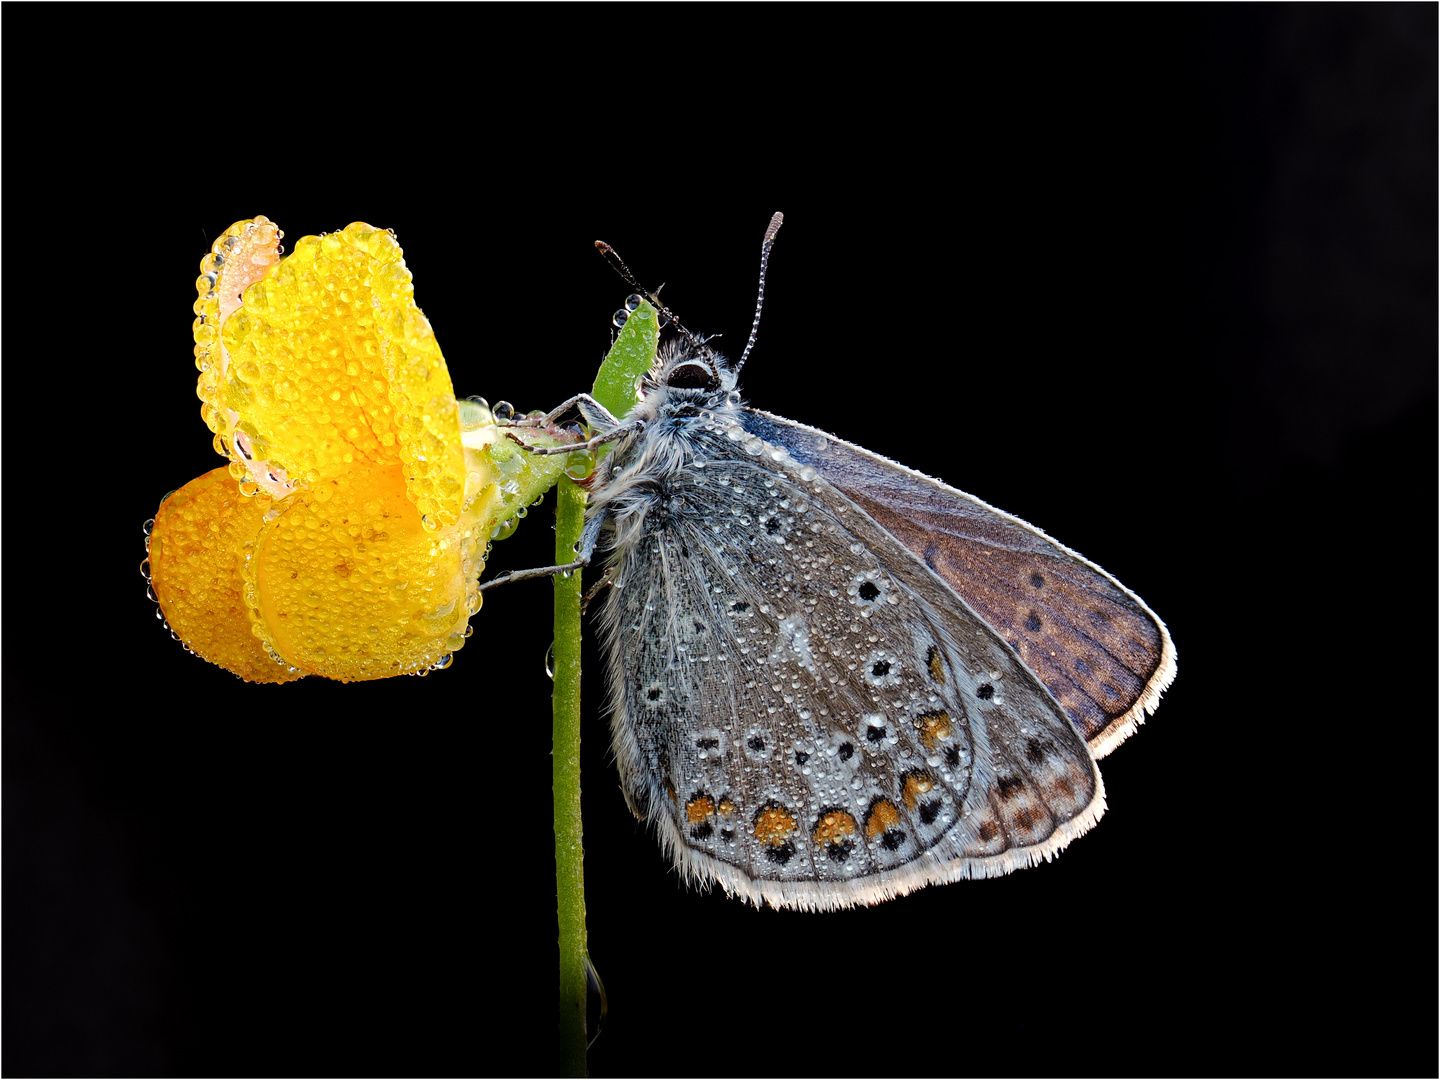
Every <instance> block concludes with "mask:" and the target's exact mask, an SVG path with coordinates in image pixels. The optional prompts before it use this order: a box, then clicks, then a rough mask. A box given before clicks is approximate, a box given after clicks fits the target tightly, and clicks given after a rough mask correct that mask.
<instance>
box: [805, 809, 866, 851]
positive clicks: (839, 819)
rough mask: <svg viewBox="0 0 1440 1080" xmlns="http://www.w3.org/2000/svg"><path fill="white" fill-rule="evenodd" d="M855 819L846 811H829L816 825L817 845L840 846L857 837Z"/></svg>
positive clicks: (821, 816) (822, 815)
mask: <svg viewBox="0 0 1440 1080" xmlns="http://www.w3.org/2000/svg"><path fill="white" fill-rule="evenodd" d="M856 828H857V826H856V824H855V819H854V818H853V817H851V816H850V815H849V814H847V813H846V812H845V811H844V810H827V811H825V813H823V814H821V815H820V820H819V821H818V822H816V823H815V833H814V836H815V843H817V844H839V843H842V842H844V841H845V840H846V839H848V838H849V837H851V836H853V835H855V830H856Z"/></svg>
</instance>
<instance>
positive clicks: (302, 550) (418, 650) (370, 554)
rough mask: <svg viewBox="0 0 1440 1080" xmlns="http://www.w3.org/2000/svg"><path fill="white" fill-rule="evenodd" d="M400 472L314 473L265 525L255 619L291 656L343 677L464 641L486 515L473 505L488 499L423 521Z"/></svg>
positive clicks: (422, 663) (374, 674) (431, 659)
mask: <svg viewBox="0 0 1440 1080" xmlns="http://www.w3.org/2000/svg"><path fill="white" fill-rule="evenodd" d="M405 471H406V470H405V468H404V466H402V465H400V464H398V463H397V464H389V465H372V464H365V465H357V466H352V467H351V468H349V469H347V470H346V471H345V472H343V473H341V474H339V475H337V476H332V477H327V478H324V479H321V480H318V481H316V482H315V483H314V484H313V485H312V487H311V488H310V490H309V491H308V492H307V493H305V494H304V495H297V496H295V497H293V498H292V499H291V500H290V501H289V504H288V507H287V508H285V509H284V510H283V511H282V513H281V514H280V515H279V516H278V517H277V518H276V519H275V520H274V521H272V522H270V523H269V524H267V525H266V526H265V528H264V529H263V530H262V532H261V534H260V536H259V537H258V539H257V543H256V547H257V549H258V554H257V558H256V559H255V561H254V564H253V582H254V584H255V587H256V592H257V595H258V597H259V600H260V616H261V626H262V629H263V631H264V633H265V634H266V635H267V639H268V642H269V644H270V645H271V646H272V647H273V648H274V650H275V651H276V652H277V653H278V654H279V655H280V656H282V657H284V659H285V660H286V661H288V662H289V663H291V664H294V665H296V666H299V667H302V668H304V669H305V670H307V671H312V672H315V673H316V674H319V675H324V676H326V677H327V678H331V679H340V680H342V681H344V682H350V681H353V680H361V679H380V678H385V677H387V676H390V675H403V674H407V673H411V672H419V671H425V670H427V669H429V668H430V667H431V666H432V665H434V664H436V663H437V662H443V661H444V659H445V658H446V657H447V656H449V655H450V654H451V653H454V652H455V651H456V650H457V649H459V648H460V647H461V646H462V645H463V644H464V640H465V630H466V624H467V621H468V619H469V617H470V614H471V613H472V612H473V611H475V610H477V609H478V608H479V604H480V597H479V595H478V593H477V591H476V578H478V577H479V574H480V571H481V570H482V569H483V568H484V563H483V561H482V559H483V552H484V545H485V543H486V542H487V541H488V539H489V532H488V530H489V528H490V527H491V525H492V523H491V522H489V521H488V520H487V521H486V522H484V523H483V524H482V523H481V522H480V521H479V514H478V512H479V511H480V510H481V509H482V508H487V509H488V508H489V506H490V503H491V502H492V501H493V500H491V499H489V498H485V497H481V498H477V499H475V500H474V502H473V503H472V510H473V511H476V512H474V513H467V514H465V515H464V516H463V517H462V520H461V521H460V522H459V523H458V524H456V525H453V526H450V527H441V528H437V529H433V530H431V529H427V528H426V527H425V526H424V525H422V523H421V520H420V514H419V512H418V510H417V508H416V506H415V505H413V504H412V503H411V502H410V500H409V499H408V498H407V495H406V487H405V479H406V477H405ZM482 528H483V529H484V531H485V535H484V536H483V537H482V536H481V535H480V533H481V531H482Z"/></svg>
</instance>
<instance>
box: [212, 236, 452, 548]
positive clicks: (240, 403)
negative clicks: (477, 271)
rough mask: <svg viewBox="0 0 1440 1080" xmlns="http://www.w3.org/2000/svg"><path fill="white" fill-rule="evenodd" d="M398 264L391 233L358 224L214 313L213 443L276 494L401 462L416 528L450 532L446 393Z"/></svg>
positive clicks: (316, 244) (302, 252) (303, 245)
mask: <svg viewBox="0 0 1440 1080" xmlns="http://www.w3.org/2000/svg"><path fill="white" fill-rule="evenodd" d="M260 220H262V219H258V218H257V219H256V221H257V222H258V221H260ZM240 224H241V225H242V226H243V225H244V223H240ZM255 231H256V230H255V229H254V228H252V229H251V230H250V233H246V232H244V230H243V229H242V233H241V235H242V236H249V235H250V234H251V233H254V232H255ZM274 238H275V240H276V242H277V243H278V233H276V234H274ZM402 255H403V253H402V252H401V250H400V246H399V245H398V244H397V243H396V242H395V239H394V237H392V236H391V235H390V234H389V233H388V232H385V231H383V230H378V229H375V228H372V227H371V226H369V225H365V224H362V223H358V222H357V223H355V224H352V225H349V226H347V227H346V228H345V229H344V230H343V231H342V232H339V233H330V234H328V235H326V236H323V237H315V236H307V237H304V238H302V239H301V240H300V241H299V242H298V243H297V244H296V245H295V250H294V252H293V253H292V254H291V255H288V256H286V257H285V258H283V259H280V260H279V261H278V262H275V263H274V264H273V265H271V266H269V267H268V269H266V270H265V272H264V274H263V276H261V277H260V278H259V280H257V281H255V282H254V283H253V284H250V285H249V286H248V287H247V288H245V290H244V292H243V294H242V302H241V304H240V305H239V307H238V309H237V310H235V311H234V312H233V313H229V314H228V315H227V314H226V313H225V312H224V311H223V307H222V310H221V311H220V312H219V318H220V324H219V326H218V340H217V341H216V343H215V345H214V346H212V347H211V354H213V355H215V356H216V357H217V358H219V357H220V355H221V354H223V360H224V372H223V384H222V385H221V387H220V391H219V394H218V397H217V401H216V403H215V409H216V410H217V411H218V413H219V414H220V416H221V419H222V420H223V419H224V417H228V416H233V417H234V418H235V424H234V434H233V436H232V437H231V438H230V439H229V441H224V439H223V437H224V436H225V435H226V432H225V431H223V430H222V431H221V435H222V442H221V445H220V446H219V448H220V449H221V450H222V451H227V452H229V453H230V455H231V457H232V460H234V461H235V462H236V469H235V470H233V471H232V474H234V473H236V472H238V473H239V474H240V475H241V476H246V474H247V473H248V476H246V478H247V479H249V480H252V481H254V482H256V483H258V484H259V485H260V486H261V487H264V488H267V489H269V490H271V491H273V493H275V494H277V495H283V494H285V493H286V492H288V491H289V490H291V489H292V488H294V487H308V486H312V485H315V484H317V483H319V482H321V481H323V480H327V479H333V478H335V477H337V476H340V475H342V474H343V473H345V472H346V471H347V470H350V469H352V468H370V467H380V466H403V472H404V480H405V484H406V489H407V493H408V494H407V498H408V499H409V500H410V501H411V502H413V503H414V504H415V506H416V508H417V509H418V511H419V513H420V515H422V517H423V518H424V521H425V527H426V528H436V527H442V526H453V525H455V524H457V523H458V522H459V520H460V514H461V509H462V506H463V504H464V500H465V478H466V466H465V457H464V452H463V450H462V447H461V443H460V427H459V420H458V414H457V411H456V405H455V393H454V389H453V387H452V386H451V383H450V375H449V372H448V370H447V369H446V366H445V358H444V356H443V355H442V354H441V352H440V348H439V345H438V344H436V341H435V335H434V333H433V332H432V331H431V329H430V324H429V323H428V322H427V321H426V319H425V316H424V315H423V314H422V313H421V312H420V309H419V308H418V307H416V306H415V300H414V286H413V284H412V283H411V276H410V272H409V270H408V269H406V267H405V262H404V259H403V257H402ZM247 259H248V261H247V265H259V264H258V263H257V262H255V259H256V256H255V255H253V254H251V255H249V256H248V257H247ZM202 280H203V279H202ZM201 331H204V332H206V333H208V332H209V330H208V329H207V328H206V327H201V328H200V330H197V333H200V332H201ZM202 396H203V394H202ZM260 463H263V467H262V465H261V464H260Z"/></svg>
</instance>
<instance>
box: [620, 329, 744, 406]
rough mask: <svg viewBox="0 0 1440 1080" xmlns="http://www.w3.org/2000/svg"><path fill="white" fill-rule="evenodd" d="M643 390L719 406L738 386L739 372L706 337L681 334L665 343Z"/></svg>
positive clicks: (672, 399) (675, 399)
mask: <svg viewBox="0 0 1440 1080" xmlns="http://www.w3.org/2000/svg"><path fill="white" fill-rule="evenodd" d="M641 389H642V392H643V394H644V396H645V397H647V398H648V397H653V396H656V395H658V396H660V397H661V398H663V400H665V401H667V402H682V401H683V402H686V403H691V404H697V405H699V404H704V405H718V404H719V403H720V402H721V401H723V400H724V399H725V397H726V396H727V395H728V394H729V393H730V391H732V390H734V389H735V372H734V371H733V370H732V369H731V367H730V362H729V361H728V360H726V359H725V357H724V355H723V354H722V353H720V352H718V351H716V350H715V349H712V348H711V347H710V346H709V345H708V344H706V342H705V340H704V339H701V338H692V337H689V336H681V337H677V338H673V339H672V340H670V341H668V342H666V343H665V344H663V345H661V347H660V351H659V353H658V354H657V356H656V358H655V366H654V367H653V368H651V369H650V373H649V374H648V375H647V376H646V377H645V382H644V384H643V386H642V387H641ZM712 399H713V400H712Z"/></svg>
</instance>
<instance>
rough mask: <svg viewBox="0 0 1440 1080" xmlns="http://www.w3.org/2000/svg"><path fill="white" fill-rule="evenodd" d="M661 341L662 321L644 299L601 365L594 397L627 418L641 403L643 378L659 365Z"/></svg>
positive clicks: (593, 391)
mask: <svg viewBox="0 0 1440 1080" xmlns="http://www.w3.org/2000/svg"><path fill="white" fill-rule="evenodd" d="M659 341H660V319H659V317H658V316H657V314H656V311H655V309H654V308H653V307H652V306H651V305H650V302H649V301H648V300H642V301H641V302H640V306H639V307H638V308H636V309H635V310H634V311H632V312H631V313H630V317H629V318H628V319H626V320H625V325H624V326H623V327H621V328H620V336H619V337H617V338H616V339H615V344H614V345H612V346H611V347H610V352H609V353H608V354H607V355H606V357H605V362H604V363H603V364H601V365H600V371H599V374H597V375H596V376H595V388H594V389H593V390H591V391H590V394H591V396H592V397H593V398H594V399H595V400H596V401H598V402H600V404H601V405H604V406H605V408H607V409H609V410H610V411H611V412H612V413H614V414H615V415H616V416H617V417H620V418H622V419H623V418H624V416H625V414H626V413H628V412H629V411H630V410H631V409H633V408H634V407H635V402H636V401H638V400H639V396H638V394H637V393H636V389H637V386H638V384H639V382H640V376H642V375H644V374H645V373H646V372H647V371H649V370H650V368H651V366H652V365H653V364H654V363H655V349H656V346H657V345H658V344H659Z"/></svg>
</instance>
